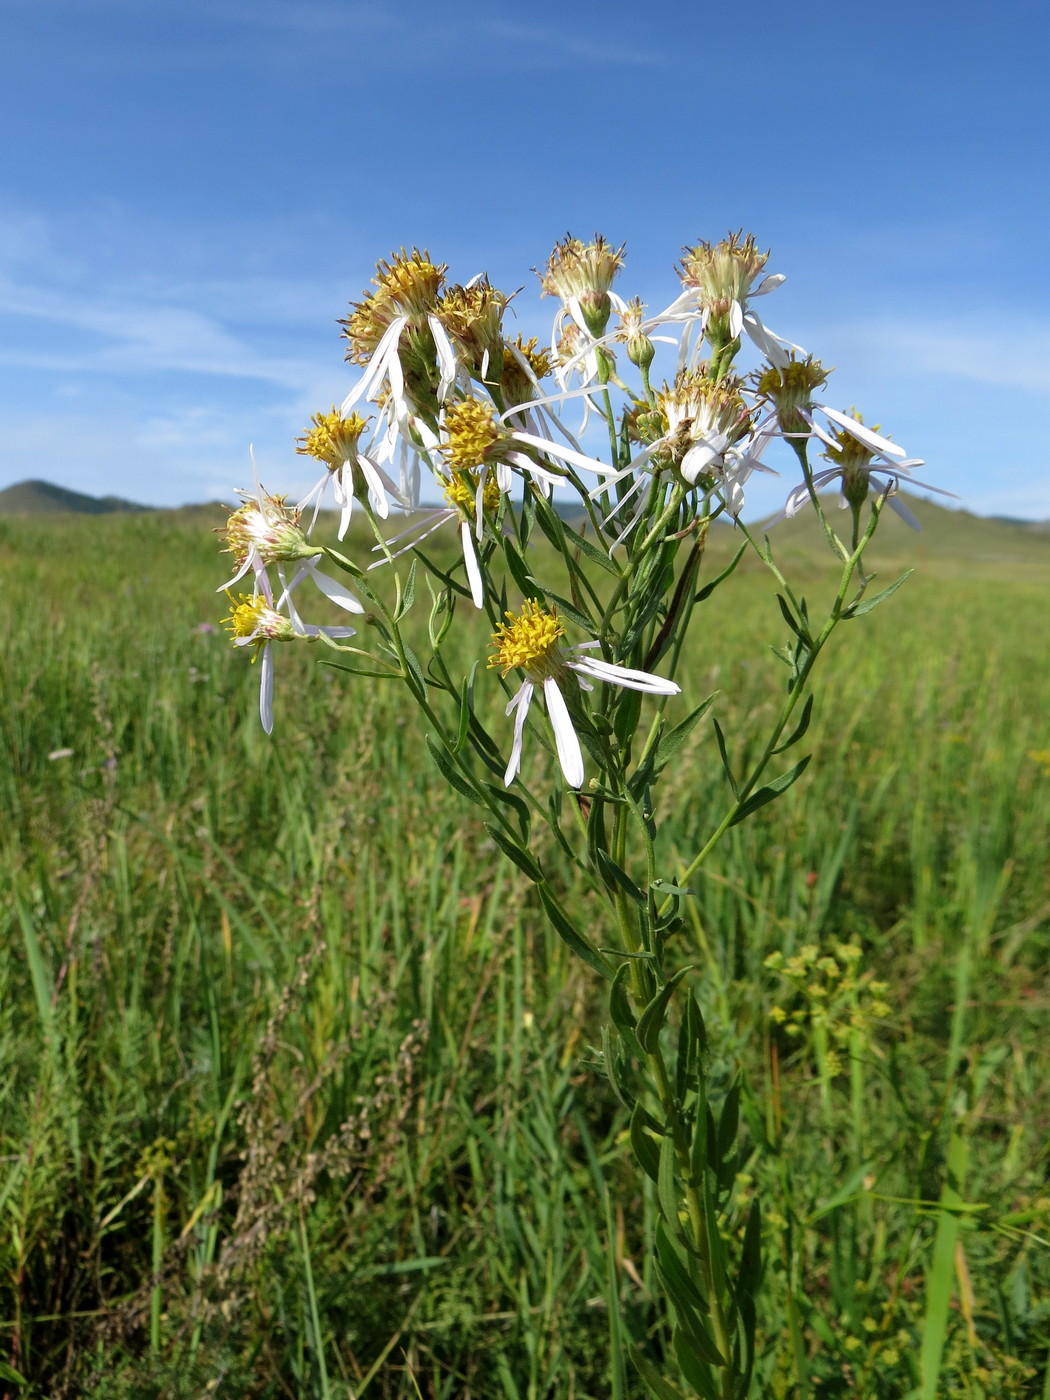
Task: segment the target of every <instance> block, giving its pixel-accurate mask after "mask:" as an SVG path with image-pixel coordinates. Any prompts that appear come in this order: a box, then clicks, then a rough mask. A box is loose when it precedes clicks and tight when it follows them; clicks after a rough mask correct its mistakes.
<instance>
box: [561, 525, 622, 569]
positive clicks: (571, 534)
mask: <svg viewBox="0 0 1050 1400" xmlns="http://www.w3.org/2000/svg"><path fill="white" fill-rule="evenodd" d="M561 528H562V532H563V534H564V535H565V538H566V540H568V542H569V543H570V544H571V545H572V547H573V548H574V549H578V550H579V551H580V553H581V554H582V555H583V556H584V558H586V559H589V560H590V561H591V563H592V564H597V565H598V567H599V568H600V569H604V570H605V571H606V573H609V574H614V575H615V576H616V577H617V578H619V576H620V570H619V569H618V568H617V567H616V564H615V563H614V561H613V560H612V559H610V558H609V555H608V554H607V553H606V551H605V550H604V549H599V548H598V546H597V545H593V544H591V542H590V540H588V539H585V538H584V537H583V535H581V534H579V533H578V532H577V531H576V530H574V529H573V528H572V526H571V525H568V524H566V522H565V521H564V520H563V521H562V522H561Z"/></svg>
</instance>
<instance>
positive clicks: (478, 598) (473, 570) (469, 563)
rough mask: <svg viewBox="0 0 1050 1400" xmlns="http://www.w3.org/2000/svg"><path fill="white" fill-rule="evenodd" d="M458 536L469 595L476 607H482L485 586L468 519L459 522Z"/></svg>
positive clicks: (483, 604)
mask: <svg viewBox="0 0 1050 1400" xmlns="http://www.w3.org/2000/svg"><path fill="white" fill-rule="evenodd" d="M459 538H460V541H461V543H462V545H463V563H464V565H465V566H466V570H467V582H468V583H469V584H470V596H471V598H473V600H474V606H475V607H476V608H483V607H484V606H485V586H484V584H483V583H482V581H481V570H480V569H479V568H478V556H477V555H476V554H475V553H474V540H473V538H472V537H471V532H470V521H469V520H464V521H462V522H461V523H460V527H459Z"/></svg>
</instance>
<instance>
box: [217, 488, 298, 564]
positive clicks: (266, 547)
mask: <svg viewBox="0 0 1050 1400" xmlns="http://www.w3.org/2000/svg"><path fill="white" fill-rule="evenodd" d="M285 500H286V497H284V496H271V495H270V493H269V492H268V491H260V493H259V495H258V496H248V495H245V496H244V497H243V499H242V504H241V505H239V506H238V507H237V509H236V510H232V511H230V514H229V516H228V517H227V520H226V524H225V526H223V527H222V528H221V529H220V530H219V532H218V533H219V534H220V535H222V536H223V537H224V539H225V540H226V548H227V550H228V552H229V553H230V554H232V555H233V557H234V558H235V559H236V560H237V563H238V564H243V563H244V561H245V560H246V559H247V558H248V555H249V554H251V553H252V552H253V551H254V552H255V553H256V554H257V555H258V557H259V558H260V559H261V560H262V562H263V563H264V564H273V563H278V562H280V561H281V560H285V559H304V558H306V557H307V556H308V555H312V554H317V553H318V552H319V551H318V550H317V549H316V548H315V547H314V546H312V545H310V544H309V543H308V541H307V539H306V536H305V535H304V534H303V532H302V530H301V529H300V528H299V512H298V511H297V510H292V509H291V508H290V507H289V506H287V505H285Z"/></svg>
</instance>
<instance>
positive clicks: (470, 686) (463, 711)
mask: <svg viewBox="0 0 1050 1400" xmlns="http://www.w3.org/2000/svg"><path fill="white" fill-rule="evenodd" d="M480 664H481V663H480V662H478V661H475V662H474V665H473V666H472V667H471V668H470V675H469V676H468V677H467V678H466V680H465V681H464V682H463V689H462V690H461V691H460V696H459V730H458V732H457V734H456V742H455V743H454V744H453V745H452V747H453V749H454V751H455V752H456V753H459V752H460V751H461V750H462V748H463V745H464V743H465V742H466V738H467V733H468V731H469V729H470V719H471V715H472V714H473V713H474V677H475V676H476V675H477V673H478V666H479V665H480Z"/></svg>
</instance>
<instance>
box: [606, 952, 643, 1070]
mask: <svg viewBox="0 0 1050 1400" xmlns="http://www.w3.org/2000/svg"><path fill="white" fill-rule="evenodd" d="M628 971H629V964H628V963H623V964H622V965H621V966H620V967H618V968H617V969H616V976H615V977H614V978H613V982H612V986H611V987H610V989H609V1015H610V1016H611V1017H612V1023H613V1025H614V1026H615V1027H616V1029H617V1030H618V1031H619V1032H620V1034H621V1035H622V1036H623V1038H624V1041H625V1042H626V1044H627V1047H628V1049H629V1050H630V1051H631V1052H632V1054H635V1055H637V1056H638V1058H639V1059H643V1058H644V1055H645V1052H644V1051H643V1049H642V1047H641V1046H640V1045H639V1043H638V1037H637V1035H636V1034H635V1020H634V1013H633V1012H632V1011H631V1004H630V1002H629V1001H628V999H627V990H626V988H625V987H624V982H625V981H626V979H627V974H628Z"/></svg>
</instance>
